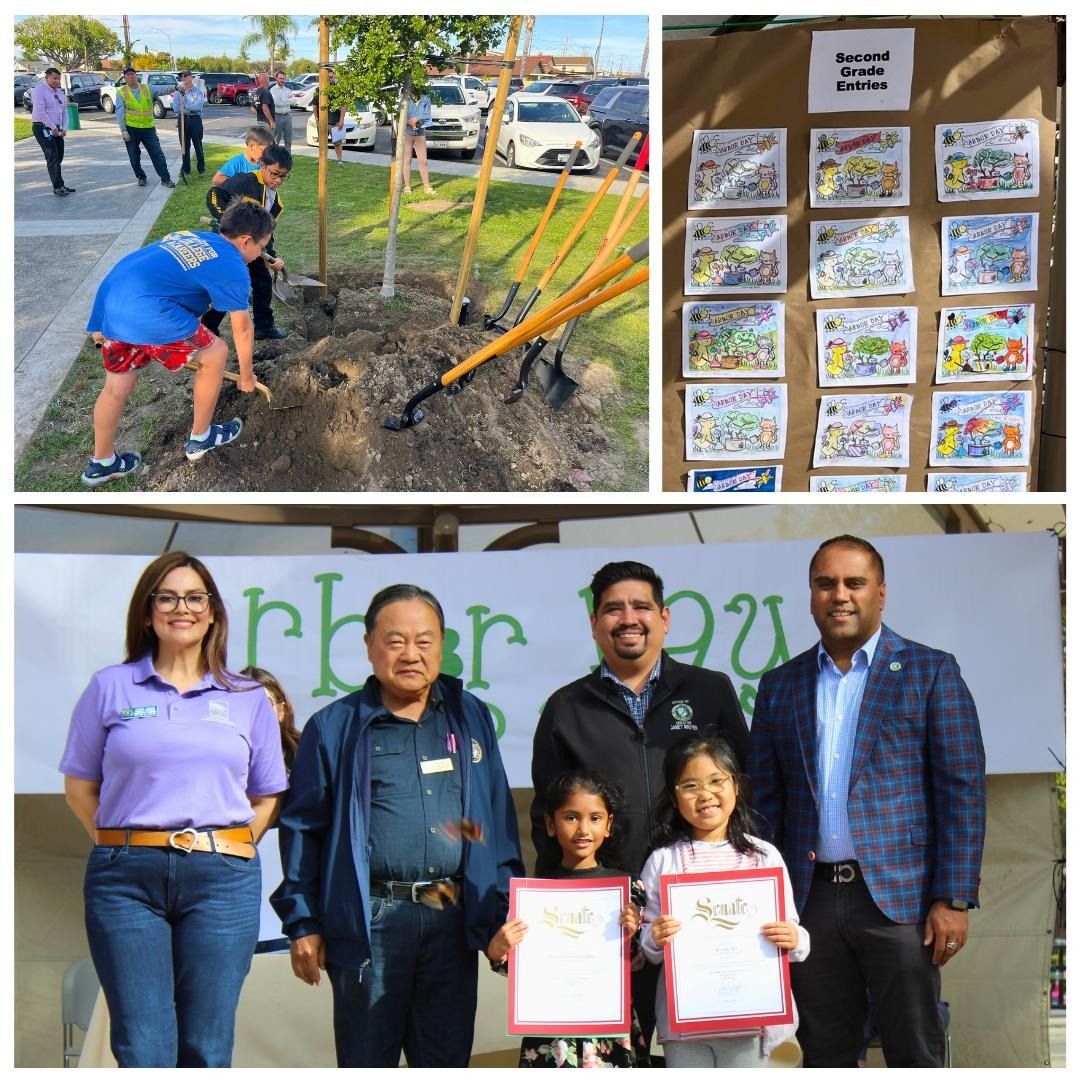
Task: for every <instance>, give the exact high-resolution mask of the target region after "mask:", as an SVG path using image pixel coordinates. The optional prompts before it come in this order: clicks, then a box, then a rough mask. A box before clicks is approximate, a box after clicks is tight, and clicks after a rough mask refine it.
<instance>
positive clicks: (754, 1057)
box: [641, 735, 810, 1069]
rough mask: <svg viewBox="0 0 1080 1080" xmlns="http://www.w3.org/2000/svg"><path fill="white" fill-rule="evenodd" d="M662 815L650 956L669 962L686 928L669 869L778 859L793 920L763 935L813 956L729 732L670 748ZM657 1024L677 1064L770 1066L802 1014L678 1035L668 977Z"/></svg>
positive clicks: (647, 879) (648, 868)
mask: <svg viewBox="0 0 1080 1080" xmlns="http://www.w3.org/2000/svg"><path fill="white" fill-rule="evenodd" d="M658 821H659V825H658V829H657V841H658V843H657V847H656V849H655V850H654V851H653V853H652V854H651V855H650V856H649V858H648V861H647V862H646V863H645V869H644V870H642V872H641V880H642V884H643V886H644V888H645V893H646V896H647V897H648V902H647V904H646V907H645V915H644V921H643V924H642V928H641V947H642V951H643V952H644V953H645V956H646V958H647V959H648V960H650V961H651V962H652V963H654V964H662V963H663V962H664V947H665V945H666V944H667V942H668V941H670V940H671V939H672V938H673V937H674V936H675V935H676V934H677V933H678V932H679V930H680V929H681V924H680V922H679V920H678V919H676V918H673V917H672V916H670V915H661V914H660V876H661V875H662V874H693V873H704V872H707V871H711V870H721V871H722V870H749V869H758V868H763V867H777V866H778V867H781V868H782V869H783V871H784V910H785V911H787V912H789V913H790V916H789V919H790V921H787V922H769V923H764V924H763V925H762V926H761V934H762V936H763V937H764V938H765V939H766V940H767V941H769V942H770V943H772V944H773V945H775V946H777V947H778V948H781V949H783V950H785V951H786V952H789V953H790V959H791V960H793V961H794V960H805V959H806V957H807V956H808V955H809V953H810V937H809V935H808V934H807V933H806V930H805V929H803V927H801V926H800V925H799V916H798V914H796V911H795V904H794V901H793V899H792V895H791V881H790V880H789V878H788V872H787V867H785V866H784V860H783V857H782V856H781V855H780V852H779V851H777V850H776V848H774V847H773V846H772V844H769V843H767V842H766V841H764V840H759V839H758V838H757V837H755V836H752V835H751V834H750V827H751V824H752V814H751V810H750V803H749V801H748V798H747V782H746V778H745V777H743V776H741V775H740V773H739V765H738V762H737V760H736V758H735V754H734V751H733V750H732V749H731V747H730V746H728V744H727V743H726V742H725V741H724V740H723V739H721V738H720V737H719V736H716V735H692V736H689V737H688V738H686V739H683V740H682V741H681V742H678V743H676V744H675V745H674V746H672V747H671V748H670V749H669V750H668V752H667V754H666V755H665V757H664V796H663V807H662V809H661V810H660V811H659V813H658ZM656 1026H657V1031H658V1033H659V1037H660V1041H661V1042H662V1043H664V1056H665V1061H666V1064H667V1066H668V1067H669V1068H676V1069H679V1068H736V1067H741V1068H754V1067H760V1066H765V1065H767V1064H768V1062H769V1053H770V1052H771V1051H772V1049H773V1048H774V1047H776V1046H779V1045H780V1043H782V1042H783V1041H784V1040H785V1039H787V1038H790V1037H791V1036H793V1035H794V1034H795V1029H796V1028H797V1026H798V1018H797V1017H796V1018H795V1021H794V1022H793V1023H792V1024H790V1025H785V1024H773V1025H769V1026H767V1027H764V1028H761V1027H759V1028H757V1029H756V1030H746V1031H724V1032H716V1033H714V1034H709V1033H706V1034H695V1035H689V1036H687V1035H682V1034H676V1033H673V1032H672V1031H671V1028H670V1025H669V1024H668V1009H667V991H666V987H665V985H664V983H663V981H661V982H660V983H659V984H658V986H657V988H656Z"/></svg>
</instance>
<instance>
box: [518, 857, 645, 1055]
mask: <svg viewBox="0 0 1080 1080" xmlns="http://www.w3.org/2000/svg"><path fill="white" fill-rule="evenodd" d="M629 903H630V879H629V878H625V877H611V878H586V879H584V880H579V881H572V880H565V879H562V878H512V879H511V881H510V918H511V919H524V921H525V922H526V923H527V924H528V927H529V932H528V933H527V934H526V935H525V937H524V938H523V939H522V940H521V941H520V942H519V943H518V944H517V945H516V946H514V948H513V949H512V950H511V951H510V1010H509V1018H508V1021H507V1028H506V1030H507V1034H509V1035H548V1034H550V1035H626V1034H628V1033H629V1031H630V936H629V935H628V934H627V933H626V931H625V930H624V929H623V928H622V927H621V926H620V925H619V915H620V913H621V912H622V909H623V908H624V907H626V905H627V904H629Z"/></svg>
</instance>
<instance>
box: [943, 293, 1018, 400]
mask: <svg viewBox="0 0 1080 1080" xmlns="http://www.w3.org/2000/svg"><path fill="white" fill-rule="evenodd" d="M1034 322H1035V305H1034V304H1013V305H1011V306H1009V307H962V308H960V307H947V308H942V309H941V312H940V313H939V322H938V356H937V381H938V382H939V383H949V382H1000V381H1001V380H1003V379H1018V380H1019V379H1030V378H1031V377H1032V371H1033V368H1032V362H1031V358H1032V349H1033V346H1034V340H1035V339H1034V332H1033V326H1034Z"/></svg>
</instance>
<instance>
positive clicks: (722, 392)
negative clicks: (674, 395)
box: [686, 383, 787, 461]
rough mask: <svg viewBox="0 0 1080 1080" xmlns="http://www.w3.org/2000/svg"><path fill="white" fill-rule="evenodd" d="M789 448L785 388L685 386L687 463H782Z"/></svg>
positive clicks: (782, 386)
mask: <svg viewBox="0 0 1080 1080" xmlns="http://www.w3.org/2000/svg"><path fill="white" fill-rule="evenodd" d="M786 444H787V387H786V386H785V385H784V384H783V383H775V384H772V385H769V384H762V385H756V386H738V387H735V386H731V387H728V386H717V385H716V384H715V383H714V384H712V385H702V384H699V383H698V384H695V383H690V384H689V385H687V387H686V457H687V460H691V461H702V460H704V461H742V460H747V461H753V460H760V459H761V458H782V457H783V456H784V451H785V449H786Z"/></svg>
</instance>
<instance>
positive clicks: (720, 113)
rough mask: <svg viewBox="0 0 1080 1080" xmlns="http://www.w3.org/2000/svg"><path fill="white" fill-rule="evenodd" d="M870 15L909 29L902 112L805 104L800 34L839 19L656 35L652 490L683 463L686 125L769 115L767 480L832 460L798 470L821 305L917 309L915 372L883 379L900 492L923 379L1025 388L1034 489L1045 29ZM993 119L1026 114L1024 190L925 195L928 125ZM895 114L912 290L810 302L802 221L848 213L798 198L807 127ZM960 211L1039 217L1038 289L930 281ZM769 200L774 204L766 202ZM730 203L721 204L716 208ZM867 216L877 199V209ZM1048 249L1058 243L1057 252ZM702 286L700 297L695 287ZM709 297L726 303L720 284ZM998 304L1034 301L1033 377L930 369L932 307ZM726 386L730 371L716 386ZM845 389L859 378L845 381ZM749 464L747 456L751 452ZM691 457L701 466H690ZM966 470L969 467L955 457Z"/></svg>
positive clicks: (805, 451) (806, 225) (1049, 174)
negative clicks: (658, 337)
mask: <svg viewBox="0 0 1080 1080" xmlns="http://www.w3.org/2000/svg"><path fill="white" fill-rule="evenodd" d="M874 26H875V27H892V26H896V27H900V26H903V27H908V28H910V27H912V26H914V28H915V66H914V79H913V83H912V91H911V107H910V109H908V110H907V111H903V112H901V111H892V112H853V113H850V114H848V113H808V112H807V111H806V109H807V87H808V76H809V65H810V50H811V42H812V39H813V33H814V31H815V30H816V31H822V30H841V29H852V28H853V24H852V23H849V22H836V23H814V24H812V25H809V24H808V25H804V26H785V27H779V28H777V29H769V30H758V31H752V32H740V33H734V34H727V35H724V36H721V37H711V38H705V39H699V40H691V41H672V42H666V43H665V44H664V57H663V72H664V76H663V77H664V92H663V93H664V97H663V101H664V183H663V221H664V249H663V285H662V298H663V299H662V312H663V489H664V490H665V491H685V490H686V483H687V473H688V471H689V469H690V468H692V467H695V466H694V465H692V464H691V462H690V461H689V460H687V459H686V458H685V457H684V453H685V449H684V447H685V444H686V439H685V433H684V412H685V401H684V398H685V393H684V391H685V387H686V385H687V384H688V383H689V382H692V381H700V380H699V379H698V378H697V377H695V378H693V379H689V378H687V377H685V376H684V375H683V374H682V363H683V361H682V317H683V315H682V309H683V304H684V302H686V301H687V300H688V299H691V298H690V297H688V296H686V294H685V293H684V291H683V269H684V254H685V252H684V246H685V244H684V241H685V232H686V230H685V222H686V220H687V218H688V217H690V218H693V217H698V216H702V215H704V214H707V213H712V214H713V215H715V214H716V213H717V211H715V210H713V211H709V212H706V211H688V209H687V185H688V176H689V170H690V164H691V151H692V146H693V140H694V132H695V131H699V130H703V129H748V128H756V127H783V128H786V131H787V136H786V143H787V194H788V203H787V206H786V213H787V226H788V227H787V259H788V279H787V282H788V287H787V291H786V293H783V294H779V295H770V296H769V299H776V300H782V301H784V303H785V307H786V311H785V314H786V325H785V340H786V358H787V373H786V376H785V378H784V382H785V383H786V385H787V387H788V438H787V451H786V454H785V456H784V459H783V490H784V491H796V492H805V491H807V490H808V489H809V479H810V476H811V475H814V476H826V477H827V476H828V475H830V474H832V473H839V472H843V471H845V470H843V469H835V468H834V469H816V470H815V469H812V467H811V463H812V460H813V450H814V446H813V442H814V433H815V431H816V428H817V421H818V408H819V403H820V401H821V399H822V397H823V396H825V395H826V394H828V393H830V392H832V393H836V390H835V389H833V390H832V391H830V390H829V389H827V388H824V387H820V386H819V385H818V365H817V350H816V327H815V314H816V312H817V311H818V310H820V309H823V308H829V307H851V308H856V307H860V306H866V307H875V306H876V307H880V306H882V305H884V304H888V305H904V306H917V307H918V314H919V317H918V355H919V358H920V362H919V364H918V368H917V375H916V381H915V382H913V383H911V384H909V385H906V386H903V387H900V386H897V387H895V389H896V390H897V391H903V392H905V393H908V394H911V395H913V396H914V399H915V400H914V406H913V409H912V415H911V463H910V466H909V467H907V468H905V469H903V470H901V473H902V474H903V475H905V476H906V477H907V490H908V491H911V492H917V491H924V490H925V486H926V474H927V471H928V468H929V467H928V463H927V462H928V452H929V449H930V439H931V399H932V395H933V392H934V391H935V390H949V389H953V390H959V389H978V390H987V391H1008V390H1029V391H1034V394H1033V399H1034V402H1035V411H1034V414H1033V416H1032V418H1031V419H1032V427H1033V430H1032V440H1031V445H1032V460H1031V466H1030V490H1036V489H1037V486H1038V485H1037V474H1038V443H1039V440H1038V438H1037V437H1035V432H1037V431H1038V427H1039V424H1040V422H1041V393H1042V373H1043V359H1044V357H1043V352H1042V350H1043V346H1044V344H1045V341H1044V337H1045V334H1044V331H1045V325H1046V317H1047V306H1048V302H1049V295H1050V259H1051V228H1052V225H1053V199H1054V153H1055V127H1056V99H1057V88H1056V78H1057V70H1058V65H1057V59H1056V58H1057V54H1058V31H1057V28H1056V27H1055V26H1054V25H1053V24H1052V23H1050V22H1049V21H1048V20H1047V19H1045V18H1042V17H1032V18H1016V19H1008V20H992V19H948V20H944V21H937V20H919V21H917V22H914V23H912V22H910V21H903V20H887V19H883V20H881V21H880V22H875V23H874ZM1006 117H1026V118H1033V119H1035V120H1036V121H1037V123H1038V125H1039V146H1040V152H1039V164H1038V167H1039V181H1040V182H1039V191H1040V194H1039V196H1038V198H1019V199H1018V198H1002V199H995V200H987V201H983V202H978V203H968V204H959V203H944V202H939V201H938V197H937V182H936V180H937V177H936V164H935V160H934V146H935V129H936V126H937V125H938V124H954V123H958V122H965V121H967V122H974V121H979V120H991V119H996V118H1006ZM867 125H903V126H908V127H910V129H911V177H910V181H911V205H910V207H906V208H904V210H902V211H897V212H899V213H903V214H905V215H906V216H907V217H908V218H909V228H910V235H911V257H912V263H913V266H914V274H915V290H914V291H913V292H910V293H906V294H902V295H900V294H897V295H892V296H889V297H874V296H867V297H865V298H864V297H860V298H856V299H852V300H845V301H843V302H839V301H836V300H824V299H823V300H812V299H811V298H810V290H809V271H810V268H809V241H810V225H811V222H815V223H816V222H820V221H831V220H842V219H847V218H851V217H852V216H854V214H853V212H852V211H851V210H845V209H843V208H841V207H817V208H815V209H813V210H811V209H810V205H809V195H808V180H809V148H810V131H811V128H821V127H825V126H830V127H832V126H835V127H838V128H839V127H866V126H867ZM958 207H960V208H961V209H962V211H963V213H968V214H973V213H986V214H990V213H993V214H1007V213H1033V212H1037V213H1038V214H1039V226H1038V286H1039V287H1038V289H1037V290H1036V291H1032V292H1023V293H1018V292H1013V293H1010V292H1001V293H993V294H985V295H982V296H974V297H964V298H960V297H943V296H942V294H941V222H942V219H943V218H946V217H950V216H956V215H957V213H958ZM784 211H785V208H777V210H776V211H775V212H776V213H778V214H782V213H784ZM735 212H738V210H737V208H731V209H730V210H729V213H735ZM882 212H883V213H885V212H887V211H882ZM1060 251H1063V247H1062V246H1060V245H1059V252H1060ZM702 299H705V297H702ZM715 299H722V300H734V299H737V298H736V297H734V296H721V297H716V298H715ZM958 302H959V303H961V304H972V303H978V304H981V305H987V304H994V305H998V304H1000V306H1006V305H1013V306H1015V305H1019V304H1034V305H1035V319H1034V346H1035V349H1034V353H1033V356H1034V368H1035V371H1034V375H1035V378H1034V381H1023V382H1013V381H999V382H979V383H976V384H974V385H973V386H971V387H962V386H961V385H960V384H957V383H948V384H945V385H944V386H942V385H938V384H936V383H935V382H934V373H935V369H936V367H937V365H936V363H935V362H934V359H935V358H936V355H937V348H938V312H939V311H940V310H941V309H943V308H946V307H948V306H949V305H950V304H952V305H953V306H956V304H957V303H958ZM729 385H730V384H729ZM846 389H850V390H851V392H852V393H853V394H858V393H864V392H869V388H846ZM764 463H765V462H764V461H763V462H762V464H764ZM696 467H698V468H700V467H701V463H700V462H699V463H696ZM970 471H971V472H972V475H973V476H974V475H976V471H975V470H970Z"/></svg>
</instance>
